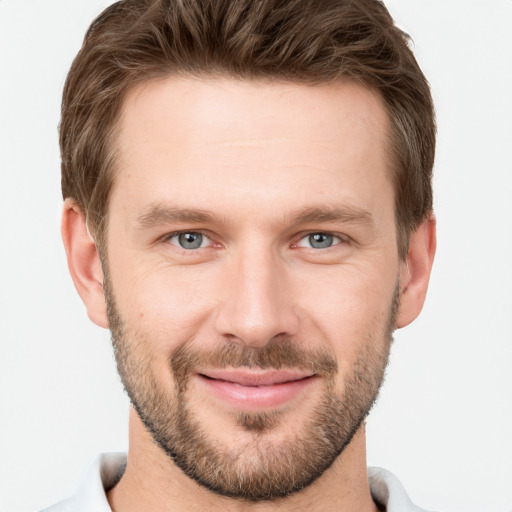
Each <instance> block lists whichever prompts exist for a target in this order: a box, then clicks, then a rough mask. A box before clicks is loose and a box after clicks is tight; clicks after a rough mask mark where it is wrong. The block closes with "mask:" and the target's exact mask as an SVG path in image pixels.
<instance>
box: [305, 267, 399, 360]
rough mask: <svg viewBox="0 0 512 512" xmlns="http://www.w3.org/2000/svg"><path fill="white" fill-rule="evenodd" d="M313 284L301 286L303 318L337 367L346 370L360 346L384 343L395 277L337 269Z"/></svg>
mask: <svg viewBox="0 0 512 512" xmlns="http://www.w3.org/2000/svg"><path fill="white" fill-rule="evenodd" d="M314 282H315V287H314V288H313V287H311V286H308V287H303V290H307V291H306V292H303V299H302V303H301V306H300V307H301V310H302V311H303V317H305V318H307V319H308V321H309V322H311V324H312V326H311V329H313V330H316V331H317V332H319V333H320V336H321V338H322V339H323V340H324V342H325V343H327V344H328V345H329V347H330V349H331V350H332V352H333V353H334V354H335V355H336V357H337V359H338V364H339V365H340V368H344V367H345V368H350V367H351V365H352V363H353V362H354V361H355V359H356V358H357V357H358V355H359V353H360V351H361V350H362V348H363V347H364V346H366V345H367V344H368V343H370V342H372V343H383V342H384V341H385V337H386V334H387V330H388V322H389V317H390V312H391V306H392V301H393V293H394V289H395V285H396V275H395V274H392V273H390V272H389V271H388V272H387V275H384V274H382V273H374V274H370V273H365V272H361V271H355V269H351V271H349V270H348V269H337V271H336V272H333V273H331V274H330V275H326V276H325V278H324V279H316V280H315V281H314ZM306 337H307V336H306Z"/></svg>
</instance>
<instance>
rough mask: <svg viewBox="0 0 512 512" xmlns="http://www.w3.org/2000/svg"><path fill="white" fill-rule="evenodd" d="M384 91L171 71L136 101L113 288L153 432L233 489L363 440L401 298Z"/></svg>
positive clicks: (134, 394) (195, 468) (114, 323)
mask: <svg viewBox="0 0 512 512" xmlns="http://www.w3.org/2000/svg"><path fill="white" fill-rule="evenodd" d="M387 126H388V121H387V117H386V114H385V111H384V107H383V105H382V103H381V101H380V99H379V98H378V96H377V95H376V94H374V93H372V92H370V91H368V90H367V89H364V88H363V87H361V86H358V85H355V84H352V83H347V82H342V83H335V84H331V85H327V86H314V87H313V86H304V85H292V84H285V83H261V82H243V81H235V80H229V79H222V80H221V79H217V80H214V79H209V80H198V79H185V78H169V79H166V80H161V81H158V82H153V83H149V84H145V85H143V86H141V87H139V88H137V89H136V90H134V91H132V93H131V94H130V95H129V97H128V98H127V101H126V103H125V107H124V111H123V114H122V117H121V124H120V133H119V137H118V141H117V148H116V149H117V152H118V155H119V170H118V174H117V177H116V181H115V184H114V188H113V193H112V197H111V202H110V206H109V227H108V234H107V248H106V260H105V261H104V266H105V269H106V271H107V276H106V292H107V301H108V305H109V323H110V327H111V329H112V333H113V339H114V345H115V348H116V357H117V360H118V366H119V371H120V373H121V376H122V378H123V382H124V384H125V387H126V389H127V391H128V393H129V395H130V398H131V400H132V403H133V404H134V407H135V409H136V410H137V412H138V414H139V416H140V418H141V419H142V421H143V422H144V424H145V425H146V428H147V429H148V430H149V431H150V432H151V433H152V435H153V437H154V439H155V440H156V441H157V443H158V444H159V445H160V447H161V448H162V449H163V450H164V451H165V452H166V453H168V454H169V455H170V456H171V457H172V458H173V460H174V461H175V463H176V464H177V465H178V466H179V467H181V469H183V470H184V471H185V472H186V473H187V474H188V475H189V476H191V477H192V478H194V479H195V480H196V481H198V482H199V483H201V484H203V485H205V486H207V487H208V488H210V489H211V490H214V491H216V492H218V493H220V494H224V495H228V496H235V497H239V498H246V499H251V500H260V499H272V498H276V497H280V496H285V495H287V494H290V493H293V492H295V491H297V490H300V489H301V488H303V487H304V486H306V485H308V484H309V483H311V482H312V481H313V480H314V479H315V478H317V477H318V476H320V475H321V474H322V472H323V471H325V470H326V469H327V468H328V467H329V466H330V465H331V464H332V462H333V461H334V460H335V459H336V457H337V456H338V455H339V454H340V452H341V451H342V450H343V448H344V447H345V446H346V445H347V443H348V442H350V440H351V438H352V436H353V435H354V433H355V431H356V430H357V429H358V427H359V426H360V425H361V422H362V421H363V419H364V417H365V415H366V413H367V411H368V410H369V408H370V407H371V405H372V403H373V401H374V400H375V397H376V395H377V392H378V388H379V386H380V383H381V381H382V377H383V373H384V369H385V366H386V363H387V358H388V353H389V345H390V341H391V333H392V330H393V328H394V325H395V314H396V308H397V303H398V298H399V297H398V276H399V269H400V262H399V259H398V253H397V243H396V233H395V217H394V194H393V187H392V183H391V179H390V172H389V163H388V159H387V153H386V144H387Z"/></svg>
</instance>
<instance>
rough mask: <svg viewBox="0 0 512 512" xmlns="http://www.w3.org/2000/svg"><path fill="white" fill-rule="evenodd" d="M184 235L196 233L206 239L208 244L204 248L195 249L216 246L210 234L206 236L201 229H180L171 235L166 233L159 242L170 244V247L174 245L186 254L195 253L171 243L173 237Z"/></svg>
mask: <svg viewBox="0 0 512 512" xmlns="http://www.w3.org/2000/svg"><path fill="white" fill-rule="evenodd" d="M185 233H198V234H200V235H202V236H203V237H204V238H206V239H207V240H208V241H209V243H208V244H207V245H206V246H203V247H198V248H197V249H206V248H208V247H213V246H214V245H216V243H215V242H214V241H213V239H212V236H211V235H210V234H208V233H207V232H206V231H204V230H202V229H180V230H178V231H173V232H171V233H166V234H165V235H164V236H163V237H161V239H160V240H161V241H162V242H164V243H170V244H171V245H174V246H175V247H177V248H178V249H181V250H184V251H187V252H192V251H194V250H196V251H197V249H188V250H187V249H185V248H184V247H180V245H178V244H174V243H172V242H171V240H172V239H173V238H174V237H176V236H179V235H183V234H185Z"/></svg>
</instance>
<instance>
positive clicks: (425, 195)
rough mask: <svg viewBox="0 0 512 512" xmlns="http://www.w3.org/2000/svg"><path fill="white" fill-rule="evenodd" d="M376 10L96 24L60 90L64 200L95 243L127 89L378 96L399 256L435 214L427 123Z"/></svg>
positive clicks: (406, 57)
mask: <svg viewBox="0 0 512 512" xmlns="http://www.w3.org/2000/svg"><path fill="white" fill-rule="evenodd" d="M408 43H409V37H408V36H407V34H405V33H404V32H402V31H401V30H400V29H398V28H397V27H396V26H395V25H394V23H393V19H392V18H391V16H390V14H389V13H388V11H387V10H386V8H385V7H384V5H383V4H382V2H380V1H378V0H123V1H119V2H116V3H114V4H113V5H111V6H110V7H108V8H107V9H106V10H105V11H104V12H103V13H102V14H101V15H100V16H99V17H98V18H96V19H95V20H94V21H93V23H92V24H91V26H90V27H89V30H88V31H87V34H86V36H85V39H84V43H83V46H82V48H81V50H80V52H79V53H78V55H77V57H76V58H75V60H74V62H73V65H72V67H71V70H70V72H69V74H68V77H67V80H66V85H65V87H64V94H63V101H62V119H61V123H60V146H61V155H62V193H63V196H64V198H72V199H74V200H75V201H76V203H77V204H78V206H79V207H80V208H81V210H82V211H83V212H84V214H85V216H86V218H87V222H88V225H89V227H90V228H91V230H92V232H93V234H94V236H95V238H96V241H97V243H98V245H99V246H100V247H101V245H102V244H103V242H104V235H105V227H106V222H107V213H108V200H109V195H110V191H111V188H112V184H113V182H114V179H115V149H114V146H115V144H114V139H115V133H116V122H117V120H118V119H119V114H120V110H121V108H122V105H123V101H124V98H125V97H126V94H127V92H128V91H129V90H130V89H131V88H133V87H134V86H135V85H136V84H138V83H141V82H145V81H149V80H153V79H157V78H163V77H165V76H168V75H171V74H182V75H186V76H205V75H206V76H212V75H213V76H230V77H234V78H239V79H256V80H257V79H277V80H282V81H288V82H296V83H304V84H318V83H328V82H331V81H333V80H337V79H343V78H347V79H352V80H356V81H359V82H360V83H362V84H364V85H365V86H368V87H371V88H372V89H375V90H377V91H379V92H380V95H381V96H382V98H383V100H384V103H385V105H386V108H387V111H388V114H389V118H390V122H391V130H390V134H389V140H390V155H391V156H392V162H393V169H392V173H393V180H394V185H395V196H396V197H395V209H396V213H395V215H396V223H397V233H398V249H399V253H400V256H401V257H402V258H405V257H406V256H407V250H408V238H409V234H410V233H411V232H412V231H413V230H415V229H416V228H417V227H418V226H419V224H420V223H421V222H422V221H423V220H425V219H426V218H427V217H428V215H430V213H431V212H432V184H431V181H432V167H433V163H434V151H435V133H436V128H435V117H434V108H433V104H432V98H431V95H430V89H429V85H428V83H427V81H426V79H425V77H424V75H423V73H422V72H421V70H420V68H419V66H418V63H417V62H416V59H415V58H414V55H413V53H412V51H411V50H410V48H409V46H408Z"/></svg>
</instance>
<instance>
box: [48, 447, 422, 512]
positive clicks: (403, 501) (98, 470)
mask: <svg viewBox="0 0 512 512" xmlns="http://www.w3.org/2000/svg"><path fill="white" fill-rule="evenodd" d="M125 467H126V455H125V454H122V453H106V454H103V455H101V456H100V457H98V458H97V460H96V461H95V462H94V464H93V465H92V467H91V469H90V470H89V472H88V474H87V477H86V478H85V480H84V482H83V483H82V485H81V486H80V488H79V490H78V492H77V493H76V494H75V495H74V496H72V497H71V498H68V499H67V500H64V501H61V502H60V503H57V504H56V505H53V506H52V507H50V508H47V509H45V510H43V511H42V512H112V510H111V509H110V506H109V504H108V501H107V496H106V493H107V492H108V491H109V490H110V489H112V487H114V485H115V484H116V483H117V481H118V479H119V475H120V474H122V472H123V471H124V468H125ZM368 481H369V482H370V489H371V493H372V497H373V499H374V501H375V502H376V503H377V504H378V505H380V506H381V507H382V508H383V509H384V510H385V511H386V512H427V511H426V510H423V509H421V508H419V507H417V506H416V505H414V503H412V501H411V500H410V499H409V496H407V493H406V492H405V489H404V488H403V486H402V484H401V483H400V481H399V480H398V478H396V476H394V475H393V474H392V473H390V472H389V471H387V470H385V469H382V468H368Z"/></svg>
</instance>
